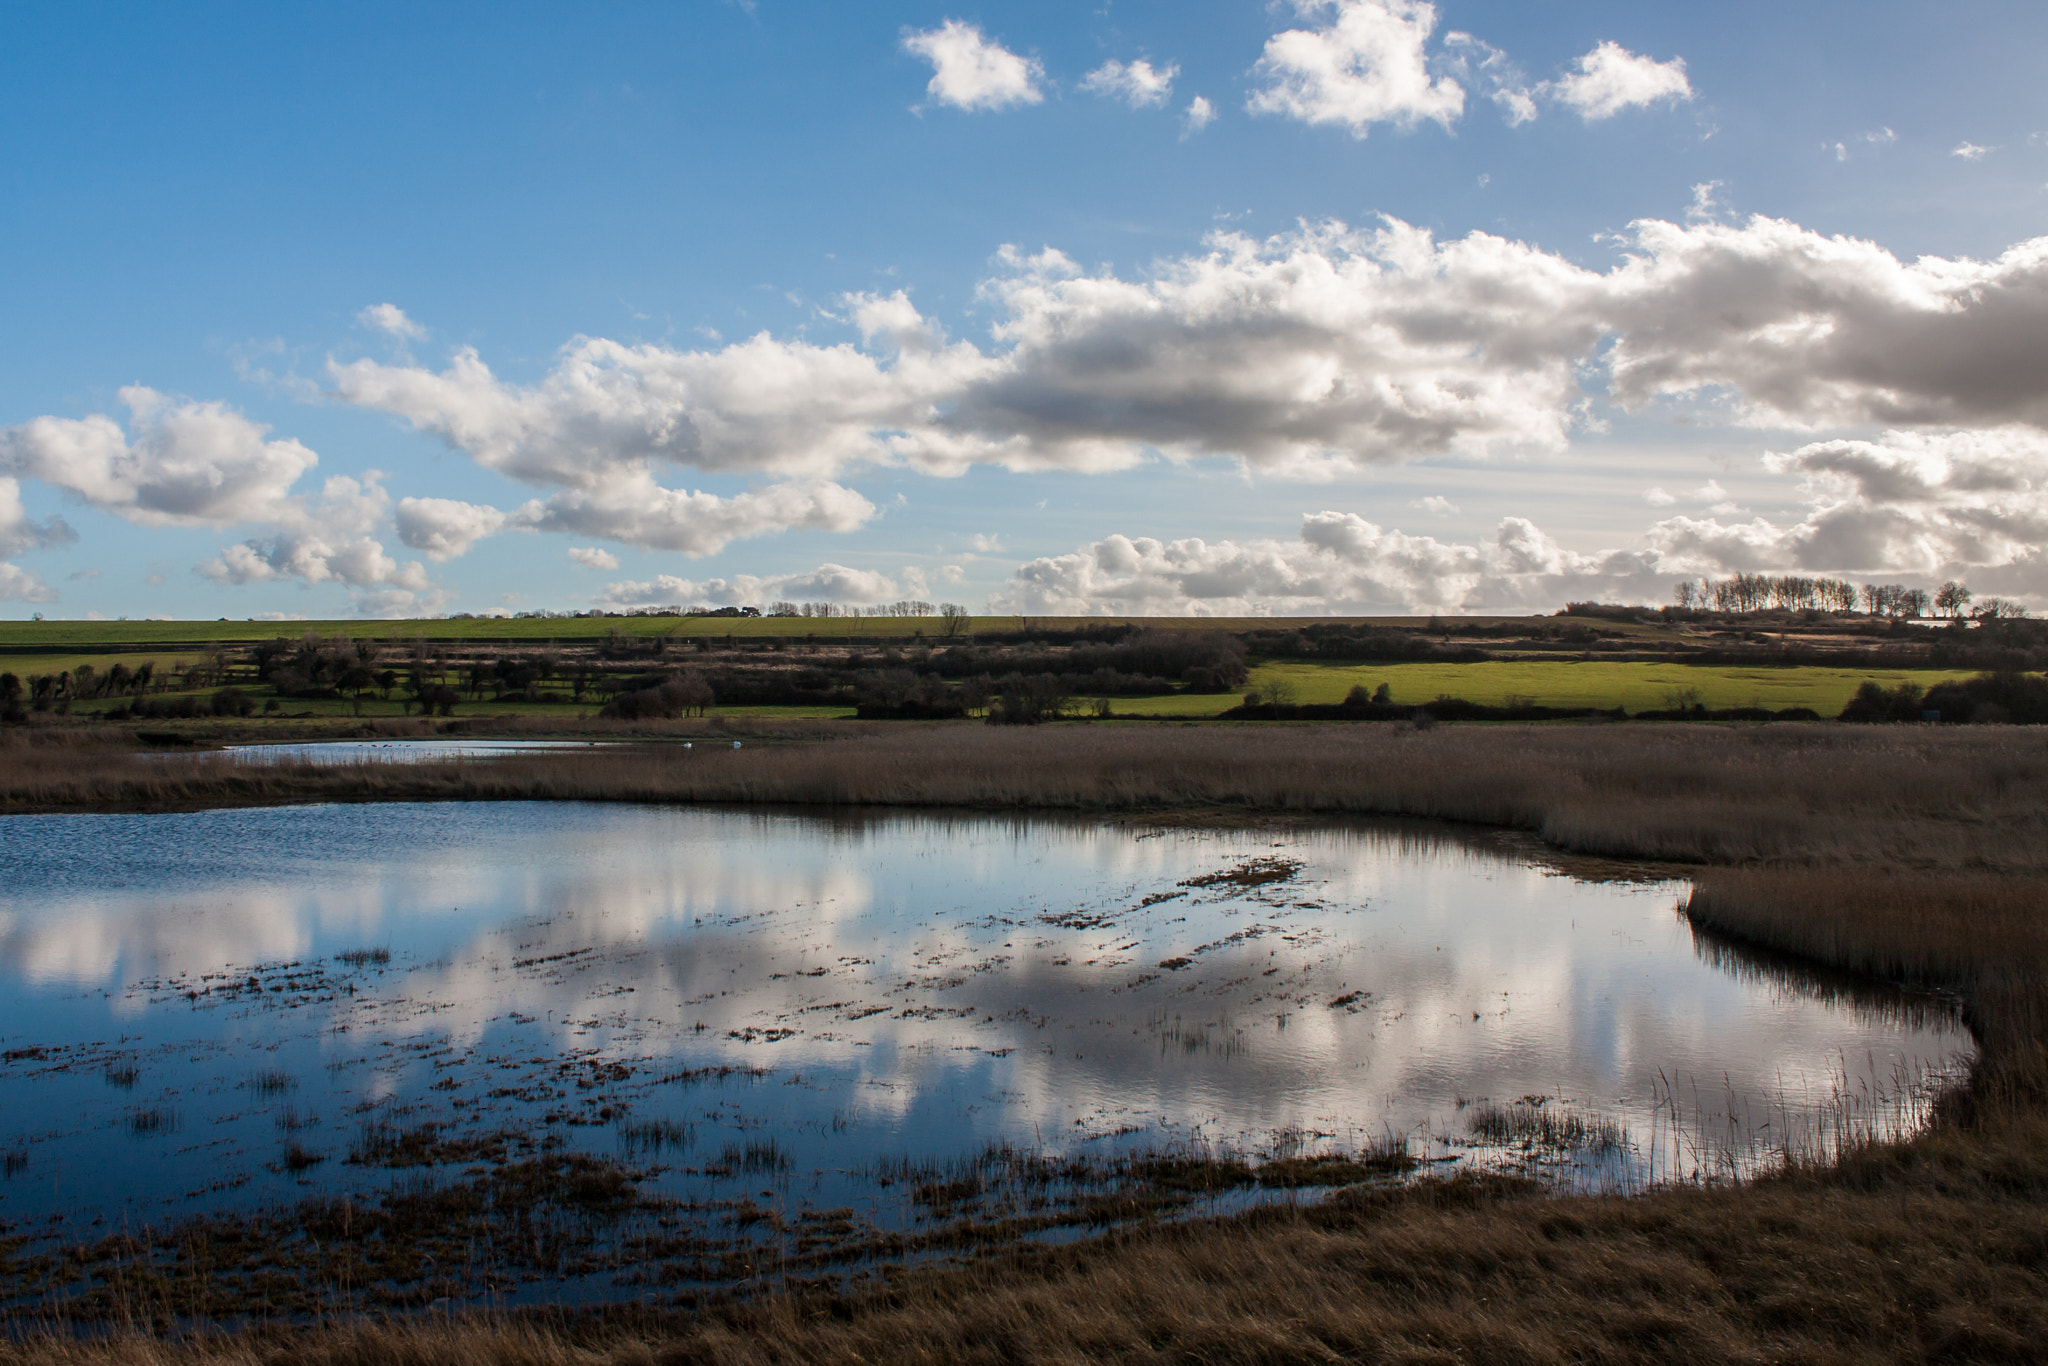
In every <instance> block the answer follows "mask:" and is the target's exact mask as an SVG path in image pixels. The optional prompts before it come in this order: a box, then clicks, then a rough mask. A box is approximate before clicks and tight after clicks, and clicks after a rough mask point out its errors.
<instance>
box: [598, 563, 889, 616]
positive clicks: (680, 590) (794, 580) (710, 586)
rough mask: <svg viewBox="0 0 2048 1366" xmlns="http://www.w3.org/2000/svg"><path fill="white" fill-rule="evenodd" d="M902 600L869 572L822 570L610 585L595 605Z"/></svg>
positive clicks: (822, 567) (884, 577) (829, 567)
mask: <svg viewBox="0 0 2048 1366" xmlns="http://www.w3.org/2000/svg"><path fill="white" fill-rule="evenodd" d="M900 596H902V594H901V592H900V590H899V589H898V588H897V585H896V581H895V580H894V579H891V578H890V577H889V576H888V575H886V574H878V573H876V572H874V571H873V570H869V569H849V568H847V567H846V566H845V565H843V564H821V565H819V566H818V567H817V568H816V569H813V570H811V571H809V572H808V573H802V574H772V575H769V576H767V577H765V578H762V577H756V576H755V575H752V574H736V575H734V576H733V577H731V578H729V579H725V578H718V579H702V580H699V579H684V578H678V577H677V576H675V575H673V574H662V575H659V576H657V577H655V578H653V579H649V580H646V581H642V582H632V581H628V582H625V583H614V584H608V585H606V587H605V590H604V592H603V593H602V594H601V595H600V596H599V597H598V598H597V599H596V601H598V602H599V603H601V604H605V605H609V606H614V607H660V606H669V605H675V606H693V605H700V604H701V605H704V606H711V607H757V606H763V605H765V604H767V603H770V602H776V601H790V602H838V603H846V604H850V605H855V606H864V605H867V604H871V603H878V602H888V601H890V600H892V599H894V598H897V597H900Z"/></svg>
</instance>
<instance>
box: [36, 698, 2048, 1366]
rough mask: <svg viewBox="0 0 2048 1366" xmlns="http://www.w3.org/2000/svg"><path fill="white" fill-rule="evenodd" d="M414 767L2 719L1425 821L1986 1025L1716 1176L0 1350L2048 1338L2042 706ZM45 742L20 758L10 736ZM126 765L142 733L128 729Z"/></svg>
mask: <svg viewBox="0 0 2048 1366" xmlns="http://www.w3.org/2000/svg"><path fill="white" fill-rule="evenodd" d="M833 733H836V734H841V735H845V736H846V738H844V739H840V740H835V741H833V742H832V743H812V744H792V745H787V746H774V747H770V746H761V747H751V746H750V747H749V748H747V749H744V750H741V751H739V752H733V751H731V750H729V749H725V750H719V751H703V750H699V751H693V752H691V753H690V754H688V755H684V754H681V753H669V752H658V751H657V752H652V753H603V754H594V755H589V756H584V755H576V756H572V757H568V758H561V759H531V760H529V759H515V760H506V761H493V762H492V763H489V764H463V765H433V766H427V767H422V768H419V769H409V770H396V769H391V770H383V769H379V770H374V771H373V770H368V769H351V770H342V771H331V770H330V771H325V772H322V771H316V770H310V769H307V768H305V767H303V766H292V767H289V768H278V769H274V770H258V771H249V770H243V769H237V768H236V767H234V766H233V765H230V764H227V763H225V762H223V761H221V760H217V759H205V758H202V759H199V760H198V761H196V762H193V763H190V764H188V765H182V766H181V765H180V764H161V763H159V764H157V765H156V768H157V771H153V772H152V771H144V769H145V768H146V767H147V763H145V762H143V761H137V760H135V759H133V758H132V757H131V756H126V755H121V754H115V753H98V752H94V751H91V750H75V751H71V752H68V753H67V754H66V755H65V758H64V760H63V761H61V762H58V763H51V762H49V754H48V753H44V754H41V755H34V754H31V753H29V752H27V751H23V750H16V749H11V748H10V749H0V809H6V810H16V811H19V810H25V809H45V810H49V809H90V808H93V807H107V806H112V807H126V808H131V809H148V808H159V809H161V808H169V807H183V806H197V805H210V804H217V803H223V802H237V803H239V802H263V801H305V800H375V799H392V798H401V799H402V798H419V799H445V798H487V799H499V798H517V797H535V798H589V799H624V800H706V801H729V802H738V801H751V802H776V803H834V804H846V803H852V804H864V805H865V804H874V805H885V804H918V805H942V806H956V807H961V806H965V807H981V808H989V809H1012V810H1014V809H1020V808H1022V809H1033V808H1035V809H1062V810H1080V811H1099V812H1114V811H1163V810H1169V809H1174V808H1181V809H1190V808H1195V809H1204V810H1212V811H1213V810H1215V809H1217V808H1223V809H1225V810H1227V811H1235V812H1240V813H1244V814H1246V815H1248V816H1249V815H1253V814H1254V813H1271V812H1296V813H1331V814H1336V813H1347V814H1386V815H1394V814H1400V815H1415V816H1432V817H1442V818H1449V819H1455V820H1462V821H1470V822H1477V823H1484V824H1489V825H1497V826H1506V827H1510V828H1515V829H1520V830H1525V831H1530V832H1533V833H1535V834H1537V835H1539V836H1540V837H1541V838H1543V839H1544V840H1546V841H1548V842H1549V843H1551V844H1553V845H1554V846H1556V847H1558V848H1560V849H1564V850H1570V851H1574V852H1578V853H1586V854H1596V855H1601V856H1606V857H1615V858H1647V859H1683V860H1689V861H1695V862H1697V863H1700V864H1703V865H1705V866H1703V867H1700V868H1698V869H1696V870H1695V874H1694V876H1695V882H1696V886H1697V891H1696V892H1695V894H1694V896H1693V898H1692V901H1691V904H1690V907H1689V911H1690V913H1691V914H1692V916H1693V918H1694V920H1695V922H1696V923H1697V924H1700V925H1702V926H1704V927H1707V928H1709V929H1711V930H1713V931H1714V932H1716V933H1721V934H1725V935H1729V936H1732V937H1735V938H1740V939H1743V940H1747V941H1749V942H1751V943H1754V944H1758V945H1761V946H1764V947H1768V948H1771V949H1774V950H1777V951H1780V952H1785V953H1792V954H1797V955H1800V956H1802V957H1805V958H1808V959H1811V960H1813V961H1816V962H1819V963H1824V964H1828V965H1830V966H1834V967H1837V968H1841V969H1844V970H1848V971H1853V972H1867V973H1875V974H1878V975H1882V976H1886V977H1891V978H1894V979H1901V980H1907V981H1914V982H1918V983H1920V984H1923V985H1928V986H1934V987H1939V988H1943V989H1947V990H1952V991H1955V992H1958V993H1960V994H1961V995H1962V997H1963V999H1964V1002H1965V1007H1966V1010H1967V1011H1968V1013H1969V1018H1970V1020H1971V1022H1972V1025H1973V1028H1975V1029H1976V1031H1977V1033H1978V1036H1979V1039H1980V1043H1981V1045H1982V1049H1983V1055H1982V1059H1981V1062H1980V1065H1979V1068H1978V1070H1977V1074H1976V1076H1975V1077H1974V1078H1973V1080H1972V1082H1971V1084H1970V1085H1969V1087H1968V1088H1966V1090H1965V1091H1964V1092H1963V1093H1962V1094H1961V1095H1960V1096H1958V1097H1957V1098H1956V1099H1955V1100H1954V1102H1953V1103H1951V1104H1949V1105H1947V1106H1946V1107H1944V1109H1943V1111H1942V1114H1941V1117H1940V1119H1939V1121H1938V1122H1937V1124H1936V1126H1935V1128H1934V1129H1933V1130H1932V1131H1931V1132H1929V1133H1927V1134H1925V1135H1923V1136H1921V1137H1919V1138H1917V1139H1915V1140H1914V1141H1912V1142H1910V1143H1905V1144H1899V1145H1889V1146H1870V1147H1866V1148H1862V1149H1859V1150H1856V1151H1854V1152H1851V1153H1850V1154H1848V1155H1847V1156H1846V1157H1845V1158H1844V1159H1843V1160H1842V1161H1841V1162H1839V1163H1838V1164H1836V1165H1835V1166H1834V1167H1831V1168H1828V1169H1825V1170H1809V1169H1801V1170H1795V1171H1792V1172H1789V1173H1787V1174H1786V1175H1785V1176H1783V1177H1780V1178H1776V1179H1772V1180H1768V1181H1763V1182H1759V1183H1756V1184H1754V1185H1752V1186H1750V1187H1747V1188H1743V1189H1718V1190H1699V1189H1675V1190H1663V1191H1658V1192H1654V1193H1652V1194H1650V1195H1647V1196H1642V1197H1637V1198H1634V1199H1616V1198H1577V1197H1574V1198H1553V1197H1549V1196H1546V1195H1543V1194H1541V1193H1538V1192H1534V1191H1531V1190H1530V1189H1528V1188H1527V1187H1523V1186H1518V1185H1514V1184H1511V1183H1503V1182H1496V1181H1486V1180H1460V1181H1454V1182H1449V1183H1437V1184H1424V1185H1422V1186H1420V1187H1416V1188H1411V1189H1407V1190H1397V1191H1366V1190H1357V1191H1353V1192H1349V1193H1345V1194H1341V1195H1339V1196H1337V1197H1335V1198H1333V1199H1332V1200H1331V1201H1330V1202H1328V1203H1327V1204H1325V1205H1323V1206H1320V1207H1317V1208H1314V1209H1308V1210H1299V1211H1296V1210H1284V1209H1283V1210H1266V1211H1261V1212H1259V1213H1255V1214H1252V1215H1248V1216H1244V1217H1240V1218H1235V1219H1228V1220H1221V1221H1216V1222H1211V1223H1201V1224H1192V1225H1185V1226H1176V1227H1167V1228H1152V1229H1144V1230H1140V1231H1137V1232H1134V1233H1130V1234H1124V1235H1118V1236H1115V1237H1112V1238H1108V1239H1104V1240H1102V1241H1099V1242H1094V1243H1088V1244H1083V1245H1080V1246H1077V1247H1072V1248H1064V1249H1039V1250H1028V1249H1027V1250H1019V1251H1017V1252H1015V1253H1013V1254H1010V1255H1009V1256H1006V1257H1004V1258H1001V1259H996V1260H992V1261H989V1262H986V1263H981V1264H977V1265H975V1266H971V1267H967V1268H962V1269H956V1270H950V1271H929V1272H919V1273H914V1274H908V1275H905V1276H903V1277H901V1278H900V1279H899V1280H898V1281H897V1283H896V1284H895V1285H894V1286H892V1287H891V1288H890V1289H889V1290H887V1291H878V1292H870V1293H864V1294H862V1295H859V1296H855V1297H853V1298H850V1299H830V1298H823V1297H786V1298H775V1299H766V1300H761V1301H757V1302H753V1303H750V1304H743V1305H737V1306H733V1307H731V1308H728V1309H725V1310H722V1311H718V1312H715V1313H707V1314H703V1315H699V1316H695V1317H691V1318H687V1319H680V1318H679V1319H671V1320H652V1319H638V1320H636V1319H633V1318H631V1317H628V1316H626V1315H623V1314H618V1313H614V1314H610V1315H600V1316H596V1317H593V1318H590V1319H586V1320H577V1321H540V1320H534V1321H491V1320H464V1321H455V1322H448V1321H419V1322H409V1323H400V1324H393V1325H383V1326H377V1325H359V1326H341V1327H332V1328H318V1329H309V1330H303V1331H295V1332H291V1333H287V1334H280V1335H277V1336H264V1335H261V1334H255V1335H249V1336H242V1337H234V1338H226V1339H214V1340H210V1341H201V1342H191V1343H170V1342H166V1341H163V1340H161V1339H156V1338H151V1337H147V1336H136V1337H132V1338H124V1339H120V1340H117V1341H114V1342H110V1343H105V1344H93V1345H74V1344H63V1343H55V1342H49V1341H43V1342H35V1343H29V1344H26V1345H22V1346H18V1347H0V1363H10V1364H11V1363H14V1362H28V1361H39V1362H40V1361H51V1362H55V1361H76V1362H80V1363H85V1362H93V1363H98V1362H134V1363H137V1366H142V1363H156V1362H164V1363H169V1362H188V1361H194V1362H196V1361H202V1360H204V1361H219V1362H245V1361H246V1362H257V1361H261V1362H284V1361H306V1362H322V1363H333V1366H343V1364H344V1363H347V1364H349V1366H353V1364H354V1363H368V1362H387V1361H389V1362H419V1363H426V1362H463V1363H478V1366H483V1364H484V1363H493V1364H495V1363H535V1364H536V1366H538V1364H539V1363H565V1364H566V1363H572V1362H574V1363H583V1362H589V1363H597V1362H615V1363H620V1364H621V1366H624V1364H625V1363H635V1362H650V1361H675V1362H720V1363H733V1364H734V1366H740V1364H742V1363H747V1364H752V1363H769V1362H778V1363H779V1362H798V1361H803V1362H810V1361H821V1362H856V1361H867V1362H872V1361H918V1362H925V1361H929V1362H940V1361H969V1362H1013V1361H1057V1362H1068V1361H1072V1362H1079V1361H1097V1360H1113V1361H1131V1362H1141V1361H1142V1362H1163V1361H1219V1362H1220V1361H1334V1360H1362V1361H1387V1362H1396V1361H1399V1362H1438V1361H1441V1362H1449V1361H1483V1362H1502V1363H1506V1362H1530V1361H1535V1362H1551V1361H1559V1362H1561V1361H1599V1362H1607V1361H1612V1362H1632V1361H1643V1360H1663V1361H1759V1360H1768V1361H1802V1362H1861V1361H1871V1362H1876V1361H1902V1360H1905V1361H2033V1360H2040V1359H2042V1357H2043V1355H2044V1353H2048V1348H2044V1346H2043V1344H2048V1047H2044V1040H2048V1010H2044V1002H2048V841H2044V840H2043V839H2042V835H2043V833H2044V829H2043V825H2044V821H2048V813H2044V801H2043V798H2044V795H2048V781H2044V780H2048V735H2044V734H2040V733H2037V732H2034V731H2031V730H2013V729H2006V728H1996V727H1987V728H1982V729H1975V730H1970V731H1959V730H1949V731H1934V730H1931V729H1929V730H1919V729H1912V730H1906V729H1893V730H1859V729H1851V728H1847V727H1829V726H1771V727H1762V728H1755V729H1743V730H1726V729H1720V728H1712V727H1638V726H1629V727H1584V728H1579V727H1572V728H1557V727H1528V728H1521V727H1499V728H1494V727H1488V728H1460V727H1441V728H1438V729H1436V730H1431V731H1414V730H1408V729H1404V728H1397V727H1385V726H1382V727H1272V728H1263V729H1258V730H1250V729H1246V730H1230V729H1220V728H1179V727H1165V728H1150V727H1148V728H1144V729H1135V728H1131V729H1124V728H1109V727H1097V728H1081V727H1071V728H1068V727H1062V728H1054V729H1050V730H1045V731H1038V732H1022V733H1014V732H1001V731H993V730H990V729H988V728H982V727H950V728H904V729H898V730H879V731H874V730H868V731H838V732H833ZM38 760H40V762H38ZM149 762H154V761H149Z"/></svg>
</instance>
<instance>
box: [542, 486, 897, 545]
mask: <svg viewBox="0 0 2048 1366" xmlns="http://www.w3.org/2000/svg"><path fill="white" fill-rule="evenodd" d="M874 515H875V505H874V504H873V503H871V502H869V501H868V500H867V499H866V498H863V497H862V496H861V495H860V494H858V493H855V492H854V491H853V490H852V489H849V488H845V487H843V486H842V485H839V484H834V483H831V482H829V481H827V480H822V479H806V480H791V481H790V482H788V483H782V484H770V485H768V486H767V487H765V488H761V489H756V490H752V491H750V492H746V493H737V494H734V495H732V496H731V497H725V498H722V497H719V496H718V495H716V494H710V493H698V492H690V493H684V492H681V491H679V490H676V489H667V488H662V487H660V486H659V485H657V484H655V483H654V482H653V481H652V480H651V479H623V480H619V481H616V482H614V483H613V484H611V485H610V486H608V487H606V488H603V489H565V490H564V491H562V492H561V493H557V494H555V495H554V496H553V497H552V498H548V499H546V500H544V501H543V500H535V501H534V502H531V503H528V504H526V505H525V506H524V507H522V508H520V509H519V510H518V512H516V513H514V514H513V521H514V522H515V523H516V524H517V525H519V526H522V527H530V528H532V529H533V530H535V531H561V532H567V533H569V534H571V535H575V536H595V537H599V538H602V539H605V540H612V541H621V542H623V543H625V544H627V545H634V546H642V547H645V548H647V549H650V550H673V551H678V552H680V553H681V554H684V555H712V554H716V553H717V552H718V551H720V550H723V549H724V548H725V547H726V546H727V545H728V544H730V543H731V542H733V541H736V540H745V539H747V538H749V537H754V536H765V535H768V534H770V533H772V532H777V531H786V530H789V529H791V528H799V527H801V528H808V529H811V530H815V531H841V532H844V531H854V530H857V529H858V528H860V527H861V526H864V525H866V523H867V522H868V520H869V519H870V518H872V517H873V516H874Z"/></svg>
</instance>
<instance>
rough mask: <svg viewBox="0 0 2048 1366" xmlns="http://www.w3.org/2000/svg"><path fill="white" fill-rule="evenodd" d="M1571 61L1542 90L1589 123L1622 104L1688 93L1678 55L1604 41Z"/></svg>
mask: <svg viewBox="0 0 2048 1366" xmlns="http://www.w3.org/2000/svg"><path fill="white" fill-rule="evenodd" d="M1572 65H1573V67H1574V68H1575V69H1574V70H1572V71H1571V72H1569V73H1568V74H1566V75H1564V76H1562V77H1560V78H1558V79H1557V80H1555V81H1551V82H1549V83H1548V84H1547V85H1546V86H1545V93H1547V94H1549V95H1551V96H1552V97H1553V98H1555V99H1557V100H1558V101H1559V102H1560V103H1562V104H1564V105H1565V106H1567V107H1568V108H1570V109H1572V110H1574V111H1576V112H1577V113H1578V115H1579V117H1581V118H1583V119H1585V120H1586V121H1587V122H1588V123H1591V122H1594V121H1596V120H1599V119H1608V118H1613V117H1614V116H1615V115H1616V114H1619V113H1620V112H1621V111H1622V110H1624V109H1634V108H1639V107H1642V106H1646V105H1653V104H1666V103H1679V102H1682V101H1686V100H1690V99H1691V98H1692V97H1693V89H1692V82H1691V81H1689V80H1688V79H1686V75H1685V59H1684V58H1683V57H1673V58H1672V59H1671V60H1670V61H1668V62H1660V61H1657V60H1655V59H1654V58H1650V57H1645V56H1642V55H1641V54H1640V53H1635V52H1630V51H1629V50H1628V49H1627V48H1625V47H1623V46H1622V45H1621V44H1619V43H1615V42H1604V43H1601V44H1600V45H1599V46H1598V47H1596V48H1594V49H1593V50H1592V51H1591V52H1588V53H1587V54H1586V55H1585V56H1583V57H1580V58H1579V59H1578V60H1577V61H1576V62H1574V63H1573V64H1572Z"/></svg>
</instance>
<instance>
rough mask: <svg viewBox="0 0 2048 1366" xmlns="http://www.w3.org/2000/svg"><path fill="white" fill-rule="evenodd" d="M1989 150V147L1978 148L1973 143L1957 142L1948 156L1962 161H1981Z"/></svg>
mask: <svg viewBox="0 0 2048 1366" xmlns="http://www.w3.org/2000/svg"><path fill="white" fill-rule="evenodd" d="M1990 150H1991V149H1990V148H1989V147H1979V146H1978V145H1977V144H1976V143H1974V142H1959V143H1957V144H1956V145H1955V147H1954V148H1953V149H1952V150H1951V151H1950V152H1949V155H1950V156H1952V157H1961V158H1962V159H1963V160H1964V161H1982V160H1983V159H1984V156H1985V154H1986V153H1988V152H1989V151H1990Z"/></svg>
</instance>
